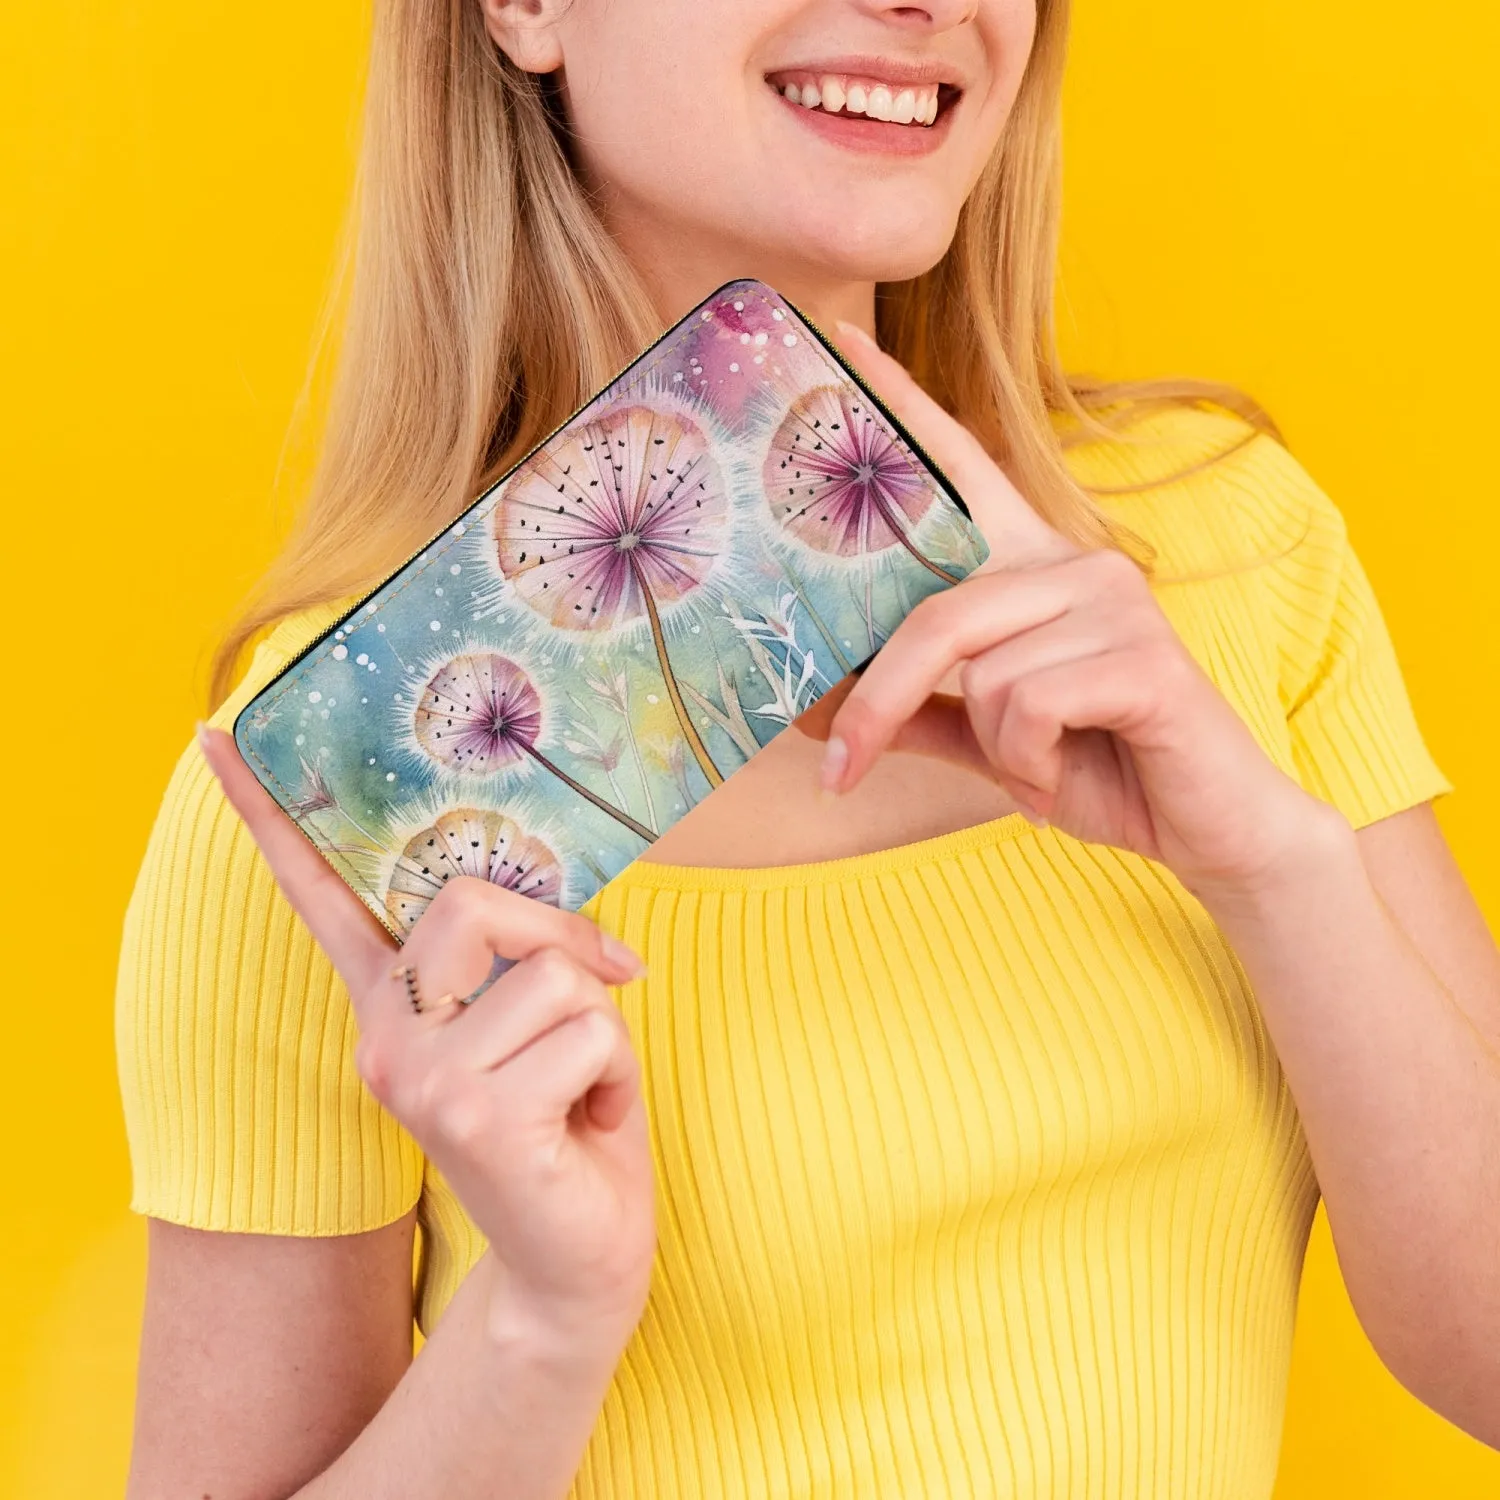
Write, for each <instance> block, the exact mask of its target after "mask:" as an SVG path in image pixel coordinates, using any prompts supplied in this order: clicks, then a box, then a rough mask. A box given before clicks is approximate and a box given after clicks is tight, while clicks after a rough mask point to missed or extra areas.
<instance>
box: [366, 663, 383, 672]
mask: <svg viewBox="0 0 1500 1500" xmlns="http://www.w3.org/2000/svg"><path fill="white" fill-rule="evenodd" d="M379 670H380V668H379V667H377V666H376V665H375V663H374V662H366V663H365V671H367V672H378V671H379Z"/></svg>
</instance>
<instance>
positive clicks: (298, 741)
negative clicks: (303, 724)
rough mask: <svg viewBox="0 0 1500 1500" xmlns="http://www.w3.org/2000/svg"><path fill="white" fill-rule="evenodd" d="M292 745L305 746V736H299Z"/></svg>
mask: <svg viewBox="0 0 1500 1500" xmlns="http://www.w3.org/2000/svg"><path fill="white" fill-rule="evenodd" d="M293 743H294V744H298V745H305V744H306V743H307V736H306V735H305V734H299V735H298V736H297V738H296V739H295V740H294V741H293Z"/></svg>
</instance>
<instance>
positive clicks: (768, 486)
mask: <svg viewBox="0 0 1500 1500" xmlns="http://www.w3.org/2000/svg"><path fill="white" fill-rule="evenodd" d="M762 479H763V481H764V485H765V492H766V497H767V499H768V500H769V501H770V504H771V514H772V515H773V516H774V517H775V519H776V521H777V522H778V523H779V524H780V525H781V526H783V527H785V529H786V530H787V531H789V532H790V533H791V534H792V535H793V536H795V537H796V538H797V539H798V540H799V541H801V542H803V543H804V544H806V545H807V546H809V547H812V548H814V549H815V550H816V551H819V552H827V553H832V554H834V555H835V556H838V557H858V556H862V555H864V554H866V553H871V552H883V551H885V550H886V549H887V548H889V547H895V546H901V547H904V548H905V549H906V550H907V551H908V552H909V553H911V555H912V556H913V557H914V558H915V559H916V560H917V561H918V562H919V563H921V564H922V566H923V567H924V568H926V569H927V570H928V571H929V572H931V573H936V574H937V576H938V577H939V578H941V579H944V580H945V581H946V582H948V583H957V582H958V579H957V578H956V577H955V576H954V575H953V574H952V573H949V572H947V571H946V570H945V569H943V568H940V567H939V566H938V565H937V564H936V563H935V562H933V561H932V560H931V559H930V558H928V557H926V556H924V554H923V553H922V552H921V551H920V550H919V549H918V547H917V546H916V544H915V543H914V542H913V541H912V540H911V537H910V535H909V530H910V527H912V526H914V525H915V524H916V523H917V522H919V521H920V520H921V519H922V517H923V516H924V515H926V513H927V511H928V509H929V508H930V506H931V504H932V487H931V485H930V484H929V483H928V481H927V478H926V476H925V475H924V474H923V473H922V471H921V470H920V469H919V468H918V467H917V465H916V464H915V463H914V462H913V461H912V458H911V456H910V455H909V454H908V453H907V452H906V450H905V448H904V447H903V446H902V445H901V444H900V443H899V442H898V441H897V439H896V437H895V436H894V434H893V433H892V432H891V431H890V429H889V428H888V427H887V426H886V424H885V422H884V421H883V420H881V418H880V416H879V414H878V413H877V412H876V411H874V410H873V408H872V407H871V405H870V403H869V402H868V401H867V400H865V399H864V398H863V397H862V396H860V395H858V394H857V393H856V392H853V391H851V390H849V389H847V388H846V387H843V386H836V385H822V386H817V387H815V388H814V389H812V390H810V391H807V392H805V393H804V394H803V395H801V396H799V397H798V398H797V400H796V401H794V402H793V403H792V406H791V409H790V410H789V411H788V412H787V414H786V416H785V417H784V418H783V419H782V423H781V426H780V427H779V428H777V430H776V435H775V437H774V438H773V439H772V440H771V448H770V452H769V453H768V454H767V455H766V460H765V464H764V467H763V469H762Z"/></svg>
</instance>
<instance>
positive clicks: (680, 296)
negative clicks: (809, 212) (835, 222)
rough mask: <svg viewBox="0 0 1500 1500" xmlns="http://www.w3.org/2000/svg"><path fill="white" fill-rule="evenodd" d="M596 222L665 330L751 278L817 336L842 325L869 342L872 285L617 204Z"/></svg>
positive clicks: (872, 318)
mask: <svg viewBox="0 0 1500 1500" xmlns="http://www.w3.org/2000/svg"><path fill="white" fill-rule="evenodd" d="M602 217H603V219H604V223H605V227H606V228H607V229H608V230H609V231H610V233H611V234H612V235H613V236H614V238H615V240H616V241H617V242H618V244H619V245H620V247H621V249H622V250H623V251H624V252H625V256H626V258H627V259H628V260H629V261H630V263H631V265H632V266H634V268H635V270H636V273H637V274H638V275H639V276H640V278H641V280H642V282H643V283H644V285H645V287H646V291H647V294H648V295H649V296H650V298H651V302H652V305H653V306H654V307H655V308H656V311H657V313H658V314H659V315H660V317H661V318H662V320H663V322H664V323H667V324H671V323H675V322H676V321H677V320H678V319H679V318H680V317H682V315H683V314H684V313H686V312H688V311H689V310H690V309H691V308H693V307H694V306H695V305H696V304H697V303H699V302H701V301H702V300H703V298H704V297H706V296H707V295H708V294H709V293H710V292H712V291H713V290H714V288H715V287H718V286H722V285H723V284H724V283H725V282H726V281H732V280H734V279H735V278H736V277H740V276H753V277H755V278H756V279H757V280H759V281H764V282H765V283H766V284H767V285H768V286H770V287H774V288H775V290H776V291H778V292H780V293H781V295H782V296H783V297H785V298H787V299H788V300H789V301H790V302H791V303H792V304H793V305H794V306H796V307H797V308H799V309H800V310H801V311H802V312H804V313H806V314H807V316H808V317H810V318H811V319H812V320H813V322H815V323H817V324H818V326H819V327H821V328H823V329H824V330H828V329H831V328H832V327H833V323H834V320H835V319H837V318H842V319H844V320H845V321H846V322H850V323H853V324H855V325H857V326H858V327H860V328H862V329H864V330H865V332H866V333H868V334H870V335H871V336H872V337H873V336H874V333H875V283H874V282H873V281H850V280H848V279H847V278H845V277H842V276H838V275H836V274H834V273H833V272H832V271H831V270H829V269H827V268H824V267H820V266H818V265H817V264H815V263H813V262H809V261H808V260H806V259H804V258H801V257H799V256H795V255H790V254H787V253H786V252H784V251H781V250H779V249H777V248H776V247H774V246H765V245H747V244H745V243H744V242H743V241H738V240H724V239H719V238H715V237H714V236H712V235H710V234H706V233H705V232H704V231H703V229H702V228H701V226H693V225H687V224H683V223H681V222H673V221H670V220H666V219H664V218H662V217H661V216H660V215H659V214H656V213H652V214H649V215H648V214H645V213H636V212H631V211H629V210H628V209H626V208H625V206H624V205H622V204H618V203H616V204H614V205H611V206H610V210H609V211H605V212H604V213H603V215H602Z"/></svg>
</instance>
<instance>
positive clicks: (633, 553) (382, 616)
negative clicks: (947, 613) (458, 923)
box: [234, 280, 986, 940]
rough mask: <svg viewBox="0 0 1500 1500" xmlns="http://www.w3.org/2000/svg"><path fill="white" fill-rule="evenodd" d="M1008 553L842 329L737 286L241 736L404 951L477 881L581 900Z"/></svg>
mask: <svg viewBox="0 0 1500 1500" xmlns="http://www.w3.org/2000/svg"><path fill="white" fill-rule="evenodd" d="M985 550H986V549H985V544H984V541H983V539H982V538H981V537H980V535H979V532H978V531H977V530H976V528H975V527H974V526H973V525H972V523H971V522H970V520H969V517H968V512H967V510H966V509H965V508H964V506H963V503H962V501H961V500H960V499H959V498H958V496H957V495H955V494H954V493H953V491H952V489H951V488H950V487H949V486H948V484H947V482H946V481H945V480H944V479H943V478H942V476H941V475H940V474H939V472H938V471H937V469H936V467H935V466H934V465H933V464H932V463H931V461H930V460H928V459H927V458H926V457H925V456H924V455H923V454H922V453H921V450H920V448H919V447H918V446H917V444H916V443H915V441H914V440H913V439H912V438H911V437H910V436H909V435H908V434H907V433H905V432H904V430H903V429H902V428H901V426H900V424H899V423H898V422H897V421H896V420H895V418H894V417H893V416H892V415H891V414H890V413H889V412H888V411H887V410H886V409H885V408H884V407H883V406H882V405H881V404H880V402H879V401H878V400H877V399H875V398H874V397H873V396H872V395H871V393H870V392H869V390H868V389H867V388H866V387H865V386H864V384H863V383H862V382H861V381H860V380H859V379H858V377H857V376H855V375H854V373H853V372H852V371H851V370H850V369H849V368H848V367H847V366H846V365H845V364H844V363H843V362H842V361H841V360H840V358H839V356H838V355H837V353H836V352H835V351H834V350H833V348H832V346H831V345H830V344H829V343H828V341H827V340H826V339H825V338H824V336H823V335H822V334H821V333H819V332H818V331H817V330H816V329H815V328H814V327H813V326H812V325H811V324H810V323H809V322H808V320H807V319H806V318H805V317H803V316H802V315H801V314H800V313H798V312H797V311H796V310H795V309H794V308H793V307H792V306H791V305H790V304H789V303H788V302H787V301H786V300H785V299H784V298H782V297H780V296H778V295H777V294H776V293H775V292H774V291H772V290H771V288H770V287H768V286H766V285H765V284H764V283H763V282H759V281H754V280H738V281H731V282H728V283H727V284H725V285H724V286H722V287H720V288H719V289H718V291H716V292H714V293H713V294H712V295H710V296H709V297H708V298H706V299H705V300H704V301H703V302H702V303H700V304H699V305H698V306H697V307H696V308H694V309H693V310H692V312H690V313H689V314H688V315H687V316H686V317H685V318H683V319H682V320H681V321H680V322H679V323H677V324H675V325H674V326H673V327H672V328H670V329H668V331H667V332H666V333H665V334H663V335H662V337H661V338H660V339H658V340H657V341H656V343H655V344H653V345H652V346H651V347H650V348H649V349H647V350H646V352H645V353H644V354H643V355H642V356H641V357H640V358H639V359H638V360H636V361H635V363H634V364H632V365H631V366H630V367H629V368H628V369H627V370H625V371H624V372H623V373H622V374H621V375H619V376H618V377H617V378H616V379H615V380H614V381H612V382H611V383H610V384H609V385H608V386H607V387H606V388H605V389H604V390H602V391H600V392H599V394H598V395H596V396H595V397H593V399H592V400H590V401H589V402H588V403H587V405H585V406H584V407H582V408H581V409H580V410H579V411H578V412H576V413H575V414H574V415H573V416H572V417H571V418H569V420H568V421H567V422H565V423H564V424H563V425H562V426H561V427H560V428H558V429H557V430H556V431H555V432H554V433H553V434H552V435H551V436H550V437H548V438H546V439H545V440H544V441H543V442H542V443H540V444H539V445H538V446H537V447H536V448H535V449H533V450H532V452H531V453H529V454H528V455H527V456H526V457H525V458H524V459H522V460H521V462H520V463H519V464H517V465H516V466H515V467H514V468H512V469H511V470H510V471H509V472H508V473H507V474H506V475H505V476H504V477H503V478H501V479H499V480H498V481H496V483H495V484H493V485H492V486H491V487H490V488H489V489H488V490H486V491H485V493H484V494H482V495H481V496H480V497H479V498H478V499H477V500H475V501H474V502H473V504H472V505H471V506H470V507H469V508H468V509H467V510H466V511H465V512H464V514H463V515H462V516H461V517H460V518H459V519H458V520H457V521H456V522H455V523H454V524H453V525H451V526H449V527H448V528H447V529H445V530H444V531H443V532H442V533H441V534H440V535H439V536H437V537H435V538H433V540H432V541H431V542H430V543H429V544H428V545H427V546H426V547H425V548H424V549H423V550H422V551H421V552H419V553H418V554H417V555H416V556H415V557H413V558H412V559H411V560H410V561H409V562H407V563H406V564H405V565H404V566H403V567H401V568H400V569H399V570H398V571H397V572H396V573H395V574H393V575H392V576H391V577H390V578H388V579H386V580H385V582H384V583H382V584H381V585H380V586H379V587H378V588H376V589H375V590H374V591H373V592H372V593H370V594H369V595H368V596H366V598H364V599H363V600H362V601H361V602H360V603H359V604H357V605H356V606H355V607H354V608H353V609H352V610H350V611H349V612H348V613H347V614H345V615H344V616H343V617H342V618H341V619H339V620H338V621H337V622H335V624H334V625H333V626H331V627H330V628H329V629H328V630H327V631H325V632H324V633H323V634H322V635H321V636H320V637H318V639H316V640H315V641H313V642H312V643H311V644H310V645H309V646H308V647H307V648H306V649H305V650H304V651H303V652H302V653H301V654H300V655H299V656H298V657H297V658H296V659H295V660H294V661H293V662H291V663H290V665H288V666H287V667H286V669H285V670H284V671H282V672H281V673H280V675H279V676H278V677H276V678H275V680H274V681H272V682H271V683H269V684H268V685H267V686H266V687H265V688H263V689H262V690H261V692H260V693H259V694H257V696H256V697H255V698H253V699H252V700H251V701H250V702H249V703H248V704H247V705H246V707H245V708H244V710H243V711H242V712H241V713H240V714H239V716H238V718H237V719H236V721H235V726H234V733H235V740H236V743H237V744H238V746H239V749H240V753H241V754H242V755H243V756H244V757H245V759H246V761H247V762H248V763H249V765H250V766H251V767H252V769H253V770H254V771H255V773H256V775H257V776H258V777H259V778H260V780H261V782H262V783H263V785H264V786H265V787H266V788H267V789H268V790H269V791H270V793H271V794H272V796H273V797H275V799H276V800H277V802H278V803H279V804H280V805H281V806H282V807H283V808H284V809H285V810H286V812H287V814H288V815H289V816H290V817H291V818H292V819H293V820H294V821H295V822H296V824H297V826H298V827H299V828H301V830H302V831H303V833H304V834H306V835H307V837H308V838H309V839H310V840H312V842H313V844H314V845H316V847H317V848H318V850H319V851H320V853H322V855H323V856H324V857H325V858H326V859H327V860H328V861H329V862H330V863H331V864H332V865H333V867H334V868H335V869H336V870H337V871H338V873H339V874H340V875H341V876H342V877H343V878H344V880H345V881H346V882H347V883H348V884H349V885H350V886H351V887H352V888H353V889H354V891H355V892H356V893H357V894H358V895H359V896H360V898H361V899H362V900H363V901H364V902H365V903H366V904H367V905H368V906H369V908H370V909H371V911H373V912H374V913H375V915H376V916H377V917H378V918H379V919H380V921H381V922H382V923H384V924H385V926H386V927H387V928H388V929H389V931H390V932H391V933H392V934H393V935H394V936H395V937H396V938H397V939H398V940H400V939H402V938H403V937H404V936H405V934H406V933H407V932H409V931H410V929H411V927H412V924H413V923H414V922H415V921H416V920H417V919H418V917H420V916H421V914H422V912H423V911H424V910H425V909H426V907H427V905H428V903H429V902H430V901H431V900H432V899H433V897H434V896H435V895H436V894H437V892H438V891H439V890H441V889H442V887H443V885H444V883H445V882H447V881H448V880H450V879H452V878H453V877H455V876H457V875H472V876H479V877H481V878H484V879H488V880H491V881H493V882H495V883H496V884H498V885H501V886H503V887H506V888H508V889H511V890H515V891H519V892H522V893H523V894H525V895H528V896H532V897H535V898H536V899H537V900H539V901H546V902H549V903H551V904H553V905H557V906H563V907H567V908H569V909H573V908H576V907H578V906H581V905H582V904H583V903H584V902H585V901H587V900H588V899H589V897H590V896H592V895H593V894H594V893H595V892H596V891H597V890H598V889H599V888H600V887H601V886H603V885H604V884H605V883H606V882H607V881H608V880H609V879H611V878H612V877H613V876H614V875H616V874H617V873H618V872H619V871H620V870H621V869H623V868H624V866H626V865H627V864H629V863H630V861H631V860H633V859H634V858H635V857H636V856H637V855H638V854H640V853H641V851H642V850H643V849H645V847H646V845H647V844H648V843H649V842H650V841H651V840H652V839H653V838H655V837H656V836H657V834H659V833H660V832H662V831H663V830H664V829H666V828H667V827H668V826H669V825H670V824H672V823H673V822H675V821H676V820H677V819H678V818H680V817H681V816H682V815H683V814H684V813H686V812H687V811H688V809H689V808H691V807H693V806H694V804H696V803H697V802H699V801H700V800H701V799H702V798H703V797H705V796H707V794H708V793H709V792H710V791H711V790H712V789H713V788H714V787H715V786H717V785H718V784H719V783H720V782H721V781H722V780H723V779H724V777H726V776H728V775H730V774H731V773H732V772H733V771H735V770H736V769H737V768H738V767H739V766H741V765H743V764H744V763H745V761H746V760H748V759H749V758H750V757H751V756H752V755H754V754H755V752H756V750H758V749H759V748H760V747H761V746H762V745H764V744H766V743H767V742H768V741H769V740H770V739H771V738H772V737H773V736H774V735H776V734H777V733H779V732H780V731H781V730H782V729H784V728H785V727H786V726H787V725H788V724H790V723H791V721H792V720H793V719H795V718H796V717H797V715H798V714H800V713H801V712H802V711H803V710H804V709H806V708H807V707H808V706H809V705H810V704H811V703H813V702H814V701H815V700H816V699H817V698H818V697H819V696H820V695H821V694H822V693H824V692H825V691H827V689H828V688H830V687H831V686H832V685H833V684H834V683H836V682H837V681H839V680H840V679H841V678H842V677H844V676H846V675H847V674H848V673H849V672H850V671H852V670H854V669H856V668H857V667H858V666H860V665H861V664H862V663H863V662H864V661H866V660H867V659H868V658H869V657H870V656H871V655H872V654H873V653H874V652H875V651H876V650H878V649H879V647H880V645H881V643H882V642H883V641H884V640H885V639H886V638H887V637H888V636H889V635H890V633H891V631H892V630H894V629H895V627H896V626H897V625H898V624H899V623H900V622H901V620H902V619H904V618H905V616H906V615H907V614H908V613H909V612H910V610H911V609H912V607H913V606H914V605H915V604H916V603H917V602H918V601H919V600H920V599H922V598H923V597H924V596H925V595H927V594H930V593H933V592H935V591H936V590H938V589H942V588H946V587H948V586H950V585H951V584H954V583H956V582H958V581H959V579H961V578H962V577H964V576H965V575H966V574H967V573H969V572H970V571H972V570H973V569H974V568H975V567H976V566H978V564H979V563H980V562H982V561H983V560H984V557H985Z"/></svg>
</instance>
